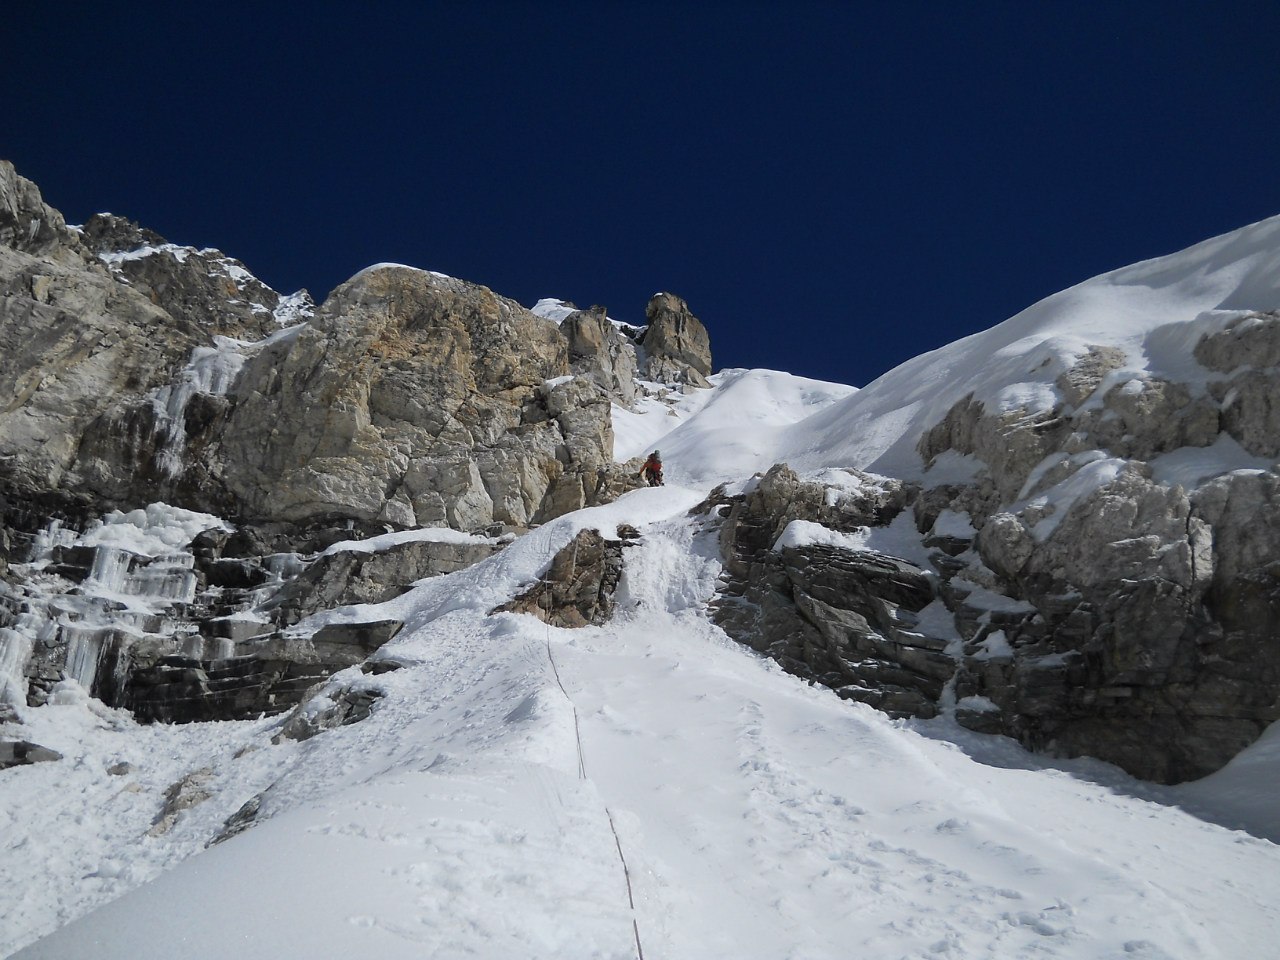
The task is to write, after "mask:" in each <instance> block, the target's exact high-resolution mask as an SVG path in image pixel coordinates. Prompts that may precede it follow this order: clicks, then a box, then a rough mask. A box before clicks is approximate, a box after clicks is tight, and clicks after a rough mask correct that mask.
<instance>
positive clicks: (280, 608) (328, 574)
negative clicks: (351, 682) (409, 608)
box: [260, 541, 502, 627]
mask: <svg viewBox="0 0 1280 960" xmlns="http://www.w3.org/2000/svg"><path fill="white" fill-rule="evenodd" d="M501 549H502V545H501V544H498V543H494V542H483V541H482V542H477V543H449V542H437V541H415V542H411V543H401V544H397V545H395V546H393V547H389V548H388V549H386V550H382V551H378V552H376V553H373V552H370V553H362V552H357V551H354V550H343V551H339V552H337V553H331V554H326V555H324V556H322V557H320V558H319V559H318V560H316V561H315V562H314V563H312V564H311V565H310V566H309V567H307V569H306V570H305V571H303V572H302V573H301V574H299V575H298V576H297V577H295V578H294V579H292V580H289V581H287V582H286V583H285V584H284V585H283V586H282V587H281V588H280V590H279V591H278V592H277V593H276V595H275V596H274V597H272V598H270V599H269V600H266V601H264V603H263V604H262V605H261V607H260V609H262V610H263V611H264V612H268V613H270V614H271V615H272V617H273V620H274V622H275V623H276V624H278V625H279V626H285V627H287V626H292V625H293V624H295V623H297V622H298V621H299V620H302V619H303V618H304V617H308V616H310V615H311V614H313V613H316V612H317V611H320V610H331V609H333V608H334V607H342V606H346V605H348V604H354V603H385V602H386V601H387V600H391V599H393V598H395V597H398V596H399V595H400V594H402V593H403V592H404V591H405V590H406V589H408V587H409V585H410V584H412V583H414V582H415V581H417V580H422V579H425V578H426V577H437V576H440V575H441V574H445V573H453V572H455V571H457V570H463V569H465V568H466V567H469V566H471V565H472V564H475V563H479V562H480V561H481V560H483V559H484V558H485V557H488V556H491V555H492V554H493V553H495V552H496V551H498V550H501Z"/></svg>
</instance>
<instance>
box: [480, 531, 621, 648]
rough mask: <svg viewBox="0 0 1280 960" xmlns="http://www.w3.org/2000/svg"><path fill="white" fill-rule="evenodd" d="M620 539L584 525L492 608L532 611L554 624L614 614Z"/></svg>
mask: <svg viewBox="0 0 1280 960" xmlns="http://www.w3.org/2000/svg"><path fill="white" fill-rule="evenodd" d="M624 542H625V541H623V540H621V539H618V540H606V539H605V538H604V537H603V536H601V535H600V533H599V532H598V531H596V530H583V531H581V532H579V533H578V535H577V536H576V537H574V538H573V540H572V541H570V542H569V543H568V544H567V545H566V546H565V547H563V548H562V549H561V550H559V551H558V552H557V553H556V555H555V557H554V558H553V559H552V561H551V566H550V567H549V568H548V569H547V572H546V574H545V575H544V576H543V577H542V579H540V580H539V581H538V582H537V583H535V584H534V585H533V586H532V587H530V588H529V589H528V590H526V591H525V592H524V593H522V594H520V596H518V597H516V598H515V599H514V600H512V601H511V602H510V603H505V604H503V605H502V606H500V607H498V608H497V609H495V610H494V611H493V613H502V612H510V613H530V614H533V615H534V616H535V617H537V618H538V619H539V620H542V621H544V622H545V623H549V624H551V625H552V626H554V627H585V626H588V625H594V626H599V625H600V624H602V623H606V622H608V620H609V619H610V618H611V617H612V616H613V607H614V603H613V595H614V592H615V591H616V590H617V588H618V580H619V578H620V577H621V576H622V548H623V545H624Z"/></svg>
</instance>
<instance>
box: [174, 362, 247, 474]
mask: <svg viewBox="0 0 1280 960" xmlns="http://www.w3.org/2000/svg"><path fill="white" fill-rule="evenodd" d="M213 342H214V346H212V347H196V348H195V349H194V350H192V351H191V360H190V361H189V362H188V363H187V365H186V367H185V368H184V369H183V371H182V373H181V374H179V376H178V380H177V382H176V383H171V384H169V385H168V386H165V387H161V388H160V389H159V390H157V391H156V393H155V395H154V396H153V397H152V401H151V402H152V407H153V408H154V410H155V414H156V433H157V434H159V435H160V438H161V447H160V450H159V452H158V453H157V454H156V460H157V463H158V465H159V467H160V469H161V470H162V471H164V473H165V475H166V476H170V477H176V476H177V475H178V474H179V473H181V472H182V452H183V449H184V448H185V447H186V443H187V426H186V411H187V404H188V403H189V402H190V400H191V398H192V397H194V396H195V395H196V394H198V393H207V394H212V395H214V396H225V395H226V393H227V391H229V390H230V389H231V385H232V384H233V383H235V379H236V377H237V376H239V374H240V371H241V369H243V367H244V364H245V356H244V354H243V353H242V352H241V350H242V349H243V348H244V347H245V346H247V345H248V344H246V343H245V342H244V341H241V340H234V339H232V338H231V337H214V338H213Z"/></svg>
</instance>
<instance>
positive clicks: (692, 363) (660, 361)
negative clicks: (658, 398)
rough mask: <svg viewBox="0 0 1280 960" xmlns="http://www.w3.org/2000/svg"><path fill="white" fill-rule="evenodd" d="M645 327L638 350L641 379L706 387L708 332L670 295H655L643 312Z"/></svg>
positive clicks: (682, 302) (708, 366)
mask: <svg viewBox="0 0 1280 960" xmlns="http://www.w3.org/2000/svg"><path fill="white" fill-rule="evenodd" d="M645 317H646V318H647V320H648V327H647V329H646V330H645V333H644V338H643V339H642V340H641V346H642V347H643V348H644V362H643V363H642V364H641V367H640V375H641V376H642V377H644V378H645V379H647V380H656V381H658V382H659V383H671V384H688V385H689V386H694V387H705V386H707V385H708V384H707V379H706V378H707V377H708V376H710V374H711V338H710V337H709V336H708V335H707V328H706V327H704V326H703V325H702V322H701V321H700V320H699V319H698V318H697V317H695V316H694V315H693V314H692V313H691V312H690V310H689V305H688V304H687V303H685V302H684V301H683V300H681V299H680V298H679V297H677V296H676V295H675V294H673V293H657V294H654V295H653V298H652V299H651V300H650V301H649V305H648V306H647V307H646V308H645Z"/></svg>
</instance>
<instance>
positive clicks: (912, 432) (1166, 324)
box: [778, 216, 1280, 478]
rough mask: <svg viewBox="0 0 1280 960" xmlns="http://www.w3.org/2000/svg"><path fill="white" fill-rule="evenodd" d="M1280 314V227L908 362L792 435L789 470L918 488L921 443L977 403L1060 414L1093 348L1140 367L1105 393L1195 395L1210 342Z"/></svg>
mask: <svg viewBox="0 0 1280 960" xmlns="http://www.w3.org/2000/svg"><path fill="white" fill-rule="evenodd" d="M1277 308H1280V216H1278V217H1272V218H1271V219H1268V220H1263V221H1261V222H1259V223H1255V224H1253V225H1251V226H1248V227H1244V228H1242V229H1240V230H1236V231H1233V232H1231V233H1228V234H1224V235H1222V236H1220V237H1215V238H1214V239H1211V240H1206V241H1204V242H1203V243H1199V244H1196V245H1195V246H1193V247H1189V248H1187V249H1186V250H1182V251H1180V252H1178V253H1175V254H1171V255H1169V256H1166V257H1159V258H1157V259H1154V260H1148V261H1145V262H1143V263H1138V264H1134V265H1133V266H1129V267H1125V268H1123V269H1121V270H1116V271H1113V272H1111V273H1105V274H1102V275H1101V276H1098V277H1094V278H1093V279H1091V280H1086V281H1085V282H1084V283H1081V284H1078V285H1077V286H1074V287H1071V288H1070V289H1067V290H1064V291H1062V292H1060V293H1056V294H1054V295H1053V296H1051V297H1048V298H1046V299H1044V300H1041V301H1040V302H1039V303H1037V304H1034V305H1033V306H1031V307H1028V308H1027V309H1026V310H1023V311H1022V312H1021V313H1019V314H1017V315H1016V316H1014V317H1011V318H1010V319H1008V320H1006V321H1005V322H1004V323H1001V324H998V325H997V326H994V327H992V328H991V329H989V330H985V331H983V332H982V333H977V334H974V335H973V336H970V337H966V338H964V339H963V340H957V341H956V342H955V343H952V344H949V345H947V346H945V347H942V348H941V349H938V350H934V351H932V352H930V353H926V354H922V355H921V356H919V357H916V358H914V359H912V360H908V361H907V362H906V363H904V364H902V365H901V366H899V367H896V368H894V369H893V370H890V371H889V372H888V373H886V374H884V376H882V377H880V378H878V379H877V380H875V381H874V382H872V383H870V384H868V385H867V386H866V387H864V388H863V389H862V390H860V391H859V392H858V393H856V394H854V395H853V396H850V397H847V398H846V399H844V400H843V401H841V402H839V403H836V404H834V405H833V406H831V407H830V408H829V409H826V410H823V411H821V412H819V413H817V414H815V415H814V416H812V417H810V418H809V419H808V420H807V421H806V422H805V423H804V424H803V425H802V426H800V427H798V428H797V429H795V430H794V431H791V432H790V434H789V435H788V438H787V441H786V443H784V444H783V445H781V446H780V447H779V448H778V459H785V460H787V461H788V462H789V463H791V464H792V465H793V466H795V467H797V468H805V469H812V468H816V467H822V466H854V467H858V468H860V469H865V470H871V471H873V472H877V473H884V474H888V475H890V476H896V477H902V478H916V477H919V476H920V475H921V473H922V470H923V465H922V464H921V462H920V458H919V456H918V455H917V454H916V452H915V444H916V441H917V440H918V438H919V437H920V435H921V433H922V432H923V431H924V430H926V429H928V428H929V427H931V426H933V425H934V424H936V423H938V422H939V421H940V420H941V419H942V418H943V417H944V416H945V415H946V412H947V411H948V410H949V409H950V408H951V406H952V405H953V404H955V403H956V402H957V401H958V400H961V399H962V398H964V397H965V396H966V395H967V394H969V393H972V394H974V397H975V399H977V400H979V401H981V402H983V403H984V404H986V405H987V408H988V409H989V410H1000V411H1006V412H1007V411H1014V410H1019V409H1023V410H1027V411H1028V412H1031V411H1040V410H1047V409H1050V408H1051V407H1052V406H1053V405H1054V403H1055V402H1056V401H1057V400H1058V399H1059V397H1058V391H1057V389H1056V388H1055V387H1054V380H1056V379H1057V377H1058V376H1059V374H1061V373H1062V372H1063V371H1064V370H1066V369H1068V368H1069V367H1070V366H1071V365H1072V361H1073V360H1074V358H1075V357H1077V356H1079V355H1081V354H1083V353H1085V352H1086V351H1087V349H1088V347H1089V345H1090V344H1109V345H1113V346H1116V347H1120V348H1121V349H1123V350H1124V351H1125V353H1126V355H1127V357H1128V363H1127V365H1126V366H1124V367H1123V368H1121V369H1119V370H1116V371H1114V372H1113V373H1112V374H1110V375H1109V377H1108V378H1107V380H1106V381H1105V382H1104V384H1103V387H1102V389H1103V390H1105V389H1106V388H1109V387H1110V386H1111V385H1113V384H1118V383H1124V382H1125V381H1126V380H1129V379H1131V378H1134V377H1138V376H1141V375H1142V374H1144V373H1149V374H1153V375H1156V376H1165V377H1170V378H1172V379H1177V380H1180V381H1182V382H1184V383H1189V384H1191V385H1193V386H1194V385H1196V384H1197V382H1203V378H1204V376H1205V374H1206V371H1204V370H1203V369H1202V368H1200V367H1199V365H1198V364H1196V362H1195V360H1194V359H1193V357H1192V349H1193V348H1194V346H1195V344H1196V342H1197V341H1198V340H1199V339H1200V337H1201V336H1202V335H1204V334H1205V333H1211V332H1213V331H1216V330H1219V329H1221V328H1222V327H1223V326H1225V325H1226V323H1227V322H1228V321H1229V320H1231V319H1233V318H1234V317H1237V316H1239V315H1241V314H1242V313H1247V312H1251V311H1262V310H1275V309H1277Z"/></svg>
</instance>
